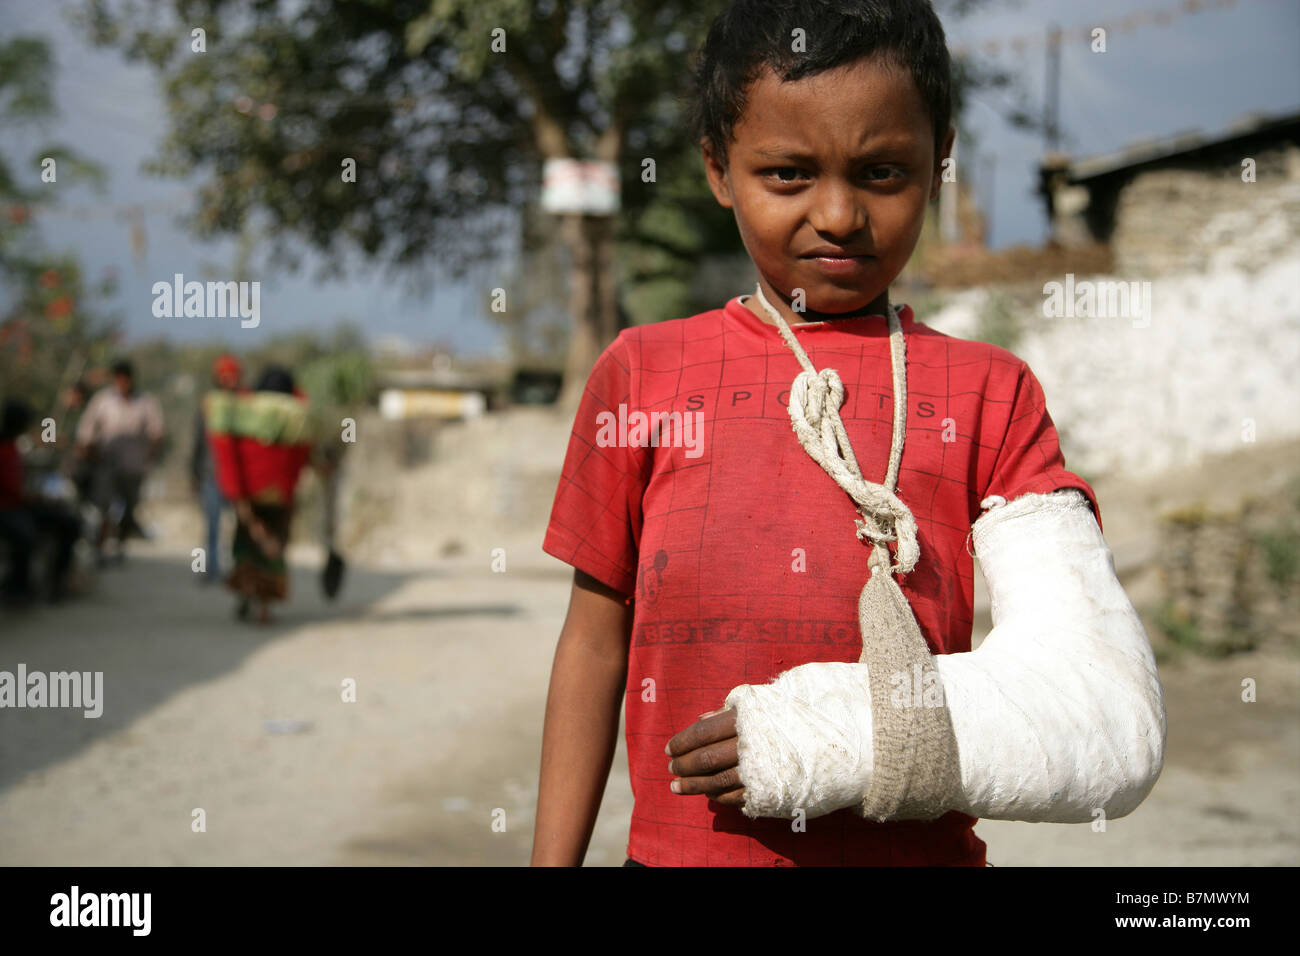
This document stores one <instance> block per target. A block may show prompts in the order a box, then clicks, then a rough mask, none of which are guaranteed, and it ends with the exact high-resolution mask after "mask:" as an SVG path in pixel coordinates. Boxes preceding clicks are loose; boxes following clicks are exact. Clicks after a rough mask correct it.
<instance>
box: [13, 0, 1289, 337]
mask: <svg viewBox="0 0 1300 956" xmlns="http://www.w3.org/2000/svg"><path fill="white" fill-rule="evenodd" d="M1194 5H1196V4H1194ZM71 6H72V3H71V2H70V0H0V36H4V37H7V36H10V35H12V34H15V33H22V34H34V35H38V36H41V37H44V38H45V39H46V40H47V41H48V42H49V43H50V45H51V49H52V53H53V55H54V59H55V78H56V79H55V84H56V87H55V91H54V98H55V102H56V104H57V106H58V109H59V112H58V114H57V115H56V116H55V117H54V118H53V119H52V120H51V121H50V122H49V123H47V124H45V125H44V126H42V127H30V128H22V129H11V130H3V131H0V134H2V135H0V151H3V152H4V153H5V155H6V156H7V157H8V158H9V159H10V161H11V162H12V161H17V160H19V159H20V158H23V159H25V158H26V157H28V156H29V155H30V152H31V150H32V149H34V148H35V147H36V146H37V144H38V143H42V142H50V141H57V142H61V143H64V144H66V145H68V146H70V147H72V148H73V149H74V150H76V151H77V152H79V153H82V154H84V155H86V156H88V157H89V158H91V159H93V160H95V161H97V162H99V163H100V164H101V165H102V166H104V167H105V168H106V170H107V173H108V184H107V190H106V191H105V193H103V194H102V195H101V194H97V193H95V192H94V191H92V190H91V189H90V188H89V187H71V186H70V187H68V188H67V190H66V194H65V196H64V197H63V198H62V205H63V206H65V207H67V208H65V209H64V210H62V211H60V210H58V209H54V210H51V211H50V212H48V213H45V214H43V215H42V217H41V219H40V226H39V228H40V233H41V236H42V239H43V241H44V242H45V243H46V244H47V245H48V246H49V247H51V248H52V249H55V250H66V251H70V252H74V253H76V254H77V255H78V256H80V257H81V260H82V262H83V265H84V266H85V269H86V274H87V276H88V277H91V278H94V277H97V276H99V275H101V274H103V273H104V272H105V271H106V270H113V271H115V273H116V274H117V276H118V279H119V289H118V293H117V295H116V296H115V297H114V299H112V300H110V301H109V302H108V303H106V306H107V309H108V311H109V312H112V313H114V314H116V315H117V316H118V317H119V318H120V319H121V320H122V324H123V329H124V331H125V333H126V337H127V339H128V341H140V340H144V339H150V338H155V337H158V336H160V335H161V336H165V337H168V338H172V339H175V340H177V341H191V342H192V341H213V340H219V341H224V342H225V343H226V344H227V345H229V346H231V347H234V348H239V349H243V348H249V347H256V346H257V345H259V344H260V342H261V341H265V339H266V338H269V337H270V336H273V335H275V334H278V333H283V332H288V331H294V330H299V329H305V328H312V327H325V328H328V327H330V326H333V325H335V324H337V323H339V322H351V323H354V324H356V325H357V326H358V327H360V328H361V329H362V330H363V331H364V332H365V334H366V335H367V336H369V337H370V338H371V339H372V340H381V339H390V340H392V339H397V340H401V341H404V342H407V343H410V344H411V345H414V346H418V345H425V344H431V343H449V344H451V345H452V346H454V348H455V349H456V351H457V352H458V353H459V354H461V355H465V356H489V355H491V356H497V357H503V356H504V343H503V342H502V339H501V336H500V332H499V331H498V329H497V327H496V326H495V325H494V324H493V323H492V322H491V321H490V320H489V319H488V318H487V314H488V308H489V298H488V295H487V293H486V292H485V291H484V290H480V289H479V288H477V287H476V286H474V285H471V284H469V283H465V282H456V281H453V280H444V281H439V282H437V283H435V285H434V287H433V288H432V289H431V290H429V291H428V292H426V293H423V294H412V293H410V292H409V291H408V290H407V289H406V288H405V286H404V284H403V283H400V282H398V281H395V280H393V279H392V278H391V277H389V276H387V275H386V274H384V273H383V272H382V271H381V270H377V269H375V268H373V267H366V266H364V265H362V266H361V267H360V268H358V269H356V270H354V271H353V272H352V273H351V275H350V276H349V277H348V278H346V279H345V280H343V281H333V282H317V281H316V280H315V279H314V277H313V271H314V270H313V269H312V268H311V262H312V259H311V257H310V256H308V257H307V259H306V262H307V267H306V268H305V269H304V270H303V271H301V272H299V273H296V274H280V275H274V276H270V275H268V276H265V277H264V278H263V280H262V288H261V313H262V319H261V322H260V324H259V325H258V326H257V327H256V328H243V327H241V325H240V323H239V320H238V319H219V318H205V319H196V318H188V319H186V318H171V319H168V318H158V317H155V316H154V315H153V310H152V304H153V294H152V286H153V283H154V282H156V281H170V280H171V277H172V276H173V274H175V273H178V272H179V273H182V274H185V275H186V278H187V279H189V278H200V277H201V275H203V274H204V273H205V267H206V271H207V272H208V273H209V274H210V275H214V276H221V275H225V274H228V270H224V266H225V265H226V264H228V263H230V262H232V261H233V257H234V247H233V243H231V242H228V241H218V242H206V243H205V242H200V241H198V240H197V239H195V238H193V237H191V236H189V235H188V234H187V233H186V232H185V231H183V230H182V229H181V228H180V227H179V226H178V225H177V224H176V223H175V221H174V220H175V218H176V217H177V215H178V214H179V212H180V211H182V210H184V209H186V208H188V203H189V201H190V197H191V196H192V195H193V192H194V189H195V187H196V185H197V183H198V182H199V181H200V180H199V179H194V180H190V181H184V180H160V179H156V178H152V177H150V176H148V175H146V174H145V173H144V172H143V171H142V170H141V166H142V164H143V163H144V162H145V161H146V160H147V159H148V158H150V157H151V156H153V155H154V154H155V153H156V151H157V147H158V144H159V143H160V142H161V139H162V137H163V135H164V132H165V130H166V113H165V110H164V107H163V102H162V99H161V96H160V94H159V92H158V81H157V78H156V76H155V74H154V73H153V72H152V70H150V69H149V68H148V67H145V66H141V65H135V64H129V63H127V62H126V61H125V60H124V59H123V58H122V56H121V55H120V54H119V53H117V52H116V51H115V50H111V49H96V48H94V47H92V46H91V45H90V44H88V43H87V42H86V41H85V39H84V37H83V36H82V34H81V33H80V31H79V30H77V29H76V28H74V27H73V26H72V25H70V23H69V21H68V20H67V19H66V16H65V11H67V10H68V9H69V8H70V7H71ZM1199 7H1200V9H1199V11H1198V12H1195V13H1188V12H1186V10H1185V9H1184V4H1183V3H1182V2H1180V0H1092V2H1089V3H1087V4H1080V3H1077V2H1076V0H987V2H986V3H985V5H984V6H983V7H981V8H980V10H979V12H978V13H977V14H976V15H973V16H970V17H968V18H965V19H962V20H954V21H949V22H946V23H945V28H946V29H947V32H948V39H949V44H950V46H953V47H961V46H969V47H971V48H972V49H974V50H975V51H976V52H977V53H978V55H979V56H980V57H981V58H982V59H984V60H986V61H988V62H992V63H997V64H1000V65H1002V66H1004V67H1007V68H1010V69H1012V70H1013V71H1015V72H1016V73H1017V75H1018V79H1017V89H1018V90H1019V92H1020V95H1021V97H1022V98H1023V100H1024V101H1025V102H1026V103H1027V104H1029V105H1030V107H1031V108H1032V110H1033V112H1034V113H1035V114H1037V113H1038V112H1039V111H1040V110H1041V105H1042V102H1043V91H1044V86H1045V84H1044V78H1045V75H1046V69H1045V62H1046V55H1045V44H1044V42H1043V38H1044V37H1045V36H1046V33H1047V30H1048V27H1049V25H1050V24H1056V25H1058V26H1060V27H1062V28H1073V29H1072V30H1071V33H1070V34H1069V35H1070V36H1071V37H1073V38H1074V39H1073V40H1072V42H1071V43H1067V44H1066V45H1065V46H1064V48H1063V52H1062V56H1061V65H1060V117H1061V125H1062V127H1063V130H1064V135H1065V142H1064V144H1063V146H1064V148H1065V150H1066V151H1067V152H1069V153H1070V154H1071V155H1073V156H1077V157H1084V156H1094V155H1099V154H1104V153H1108V152H1112V151H1114V150H1116V149H1119V148H1122V147H1124V146H1125V145H1127V144H1129V143H1132V142H1134V141H1136V140H1141V139H1148V138H1153V137H1164V136H1169V135H1173V134H1176V133H1183V132H1187V131H1191V130H1200V131H1202V132H1206V133H1213V132H1216V131H1220V130H1223V129H1225V128H1226V127H1227V126H1229V125H1230V124H1231V123H1232V122H1233V121H1234V120H1237V119H1239V118H1240V117H1242V116H1243V115H1246V114H1249V113H1284V112H1291V111H1295V110H1297V109H1300V55H1298V54H1297V50H1298V49H1300V2H1297V0H1235V2H1225V0H1202V2H1201V3H1200V4H1199ZM1141 11H1148V12H1153V11H1169V12H1170V13H1171V16H1170V17H1169V18H1168V20H1167V22H1166V23H1164V24H1163V25H1162V24H1157V23H1152V22H1147V23H1146V24H1145V25H1143V26H1138V27H1136V28H1134V29H1133V30H1130V31H1116V30H1114V29H1113V27H1114V26H1115V25H1117V24H1119V22H1120V21H1122V20H1123V18H1124V17H1126V16H1127V15H1129V14H1132V13H1136V12H1141ZM1107 24H1109V25H1111V26H1112V29H1111V30H1110V31H1108V33H1107V37H1106V47H1107V48H1106V51H1105V52H1104V53H1095V52H1093V51H1092V50H1091V49H1090V48H1089V46H1088V45H1087V43H1086V42H1085V40H1084V39H1083V36H1084V35H1085V34H1086V33H1087V32H1088V29H1089V28H1091V27H1093V26H1098V25H1103V26H1104V25H1107ZM1013 39H1018V40H1019V46H1018V48H1017V47H1013V46H1012V41H1013ZM994 41H995V42H996V43H997V44H998V49H997V50H996V52H991V51H989V50H988V49H987V47H986V45H987V44H988V43H990V42H994ZM1013 98H1014V96H1012V95H1008V94H1004V93H997V92H991V93H983V94H980V95H977V96H976V97H974V98H973V99H972V102H971V104H970V106H969V109H968V111H967V113H966V115H965V116H964V117H963V118H962V127H963V132H964V133H969V134H970V135H971V136H972V137H973V138H974V143H975V149H974V155H973V156H972V155H969V151H968V152H967V154H963V155H962V156H960V157H959V168H958V176H959V177H961V176H969V177H970V178H971V179H972V180H975V181H976V182H974V188H975V189H976V195H977V196H978V197H979V199H980V201H981V204H982V205H985V206H988V205H990V204H991V206H992V217H991V223H990V232H989V238H990V240H991V242H992V244H993V245H994V246H995V247H1003V246H1007V245H1012V244H1017V243H1030V244H1034V243H1039V242H1041V241H1042V240H1043V239H1044V238H1045V237H1046V226H1047V224H1046V220H1045V218H1044V213H1043V208H1042V204H1041V200H1040V199H1038V198H1037V197H1036V196H1035V195H1034V192H1033V190H1034V186H1035V183H1036V165H1037V163H1038V161H1039V159H1040V158H1041V156H1042V154H1043V149H1044V144H1043V142H1042V139H1041V136H1040V135H1039V134H1028V133H1025V132H1022V131H1019V130H1016V129H1014V128H1013V127H1011V126H1010V125H1009V124H1008V123H1007V122H1006V121H1005V119H1004V116H1005V114H1006V112H1007V109H1006V106H1007V104H1008V102H1010V100H1012V99H1013ZM20 172H21V173H25V174H27V175H28V176H29V177H30V179H29V180H28V181H29V182H30V183H31V184H35V183H36V182H37V181H38V177H39V170H38V169H36V168H33V169H31V170H23V171H20ZM990 173H991V175H990ZM990 181H991V186H990ZM133 204H142V205H143V206H144V208H145V215H144V226H145V235H146V238H147V247H146V250H145V253H144V256H143V261H138V260H137V258H136V257H135V256H133V255H132V251H131V247H130V226H129V223H128V222H127V221H126V219H125V218H124V217H123V216H122V214H121V210H122V209H123V208H124V207H127V206H131V205H133ZM73 207H76V208H73ZM223 270H224V271H223ZM741 291H742V290H741V289H740V288H739V286H738V287H737V294H739V293H740V292H741ZM0 294H3V290H0ZM719 305H721V303H719ZM259 340H260V341H259Z"/></svg>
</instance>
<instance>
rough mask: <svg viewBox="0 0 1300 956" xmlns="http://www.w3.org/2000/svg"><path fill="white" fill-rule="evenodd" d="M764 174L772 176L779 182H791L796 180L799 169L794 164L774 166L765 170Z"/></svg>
mask: <svg viewBox="0 0 1300 956" xmlns="http://www.w3.org/2000/svg"><path fill="white" fill-rule="evenodd" d="M765 175H767V176H770V177H772V178H774V179H775V180H776V181H777V182H779V183H793V182H797V181H798V177H799V175H800V171H799V170H798V169H797V168H796V167H794V166H774V167H773V168H772V169H769V170H767V171H766V173H765Z"/></svg>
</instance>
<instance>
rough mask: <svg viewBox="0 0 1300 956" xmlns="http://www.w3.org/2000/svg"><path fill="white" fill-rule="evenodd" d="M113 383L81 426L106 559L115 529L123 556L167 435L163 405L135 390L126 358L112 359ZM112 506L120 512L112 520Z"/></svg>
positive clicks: (80, 444) (92, 402)
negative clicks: (146, 480) (106, 546)
mask: <svg viewBox="0 0 1300 956" xmlns="http://www.w3.org/2000/svg"><path fill="white" fill-rule="evenodd" d="M112 371H113V384H112V385H111V386H109V387H107V388H102V389H100V390H99V391H98V392H96V393H95V396H94V398H92V399H91V400H90V404H89V405H88V406H87V407H86V413H85V414H84V415H83V416H82V417H81V421H80V422H79V423H78V425H77V446H78V449H79V453H80V454H82V455H86V456H90V458H91V461H92V466H93V469H94V478H93V480H92V486H91V487H92V492H91V495H92V498H93V500H94V502H95V504H96V505H97V506H98V508H99V510H100V513H101V515H102V517H103V520H102V521H101V522H100V531H99V539H98V541H97V542H96V549H97V551H98V552H99V554H100V560H101V562H102V560H103V547H104V542H105V541H106V540H107V538H108V535H109V531H110V529H114V530H115V531H116V536H117V552H118V558H119V560H120V559H121V557H122V556H123V551H124V545H125V541H126V536H127V535H128V534H129V533H131V532H132V531H135V532H139V531H140V527H139V525H138V524H137V523H136V520H135V507H136V504H137V503H138V502H139V500H140V486H141V485H142V484H143V483H144V477H145V474H146V473H147V472H148V470H149V467H150V466H151V465H152V464H154V462H155V460H156V459H157V456H158V452H159V450H160V449H161V447H162V440H163V434H164V428H163V414H162V406H160V405H159V404H158V400H157V399H156V398H154V397H153V396H152V395H147V394H145V393H143V392H138V391H136V389H135V370H134V368H133V367H132V365H131V363H130V362H128V361H126V360H125V359H122V360H119V361H117V362H115V363H113V369H112ZM114 505H120V507H121V512H122V513H121V517H120V518H119V519H117V520H116V521H114V520H112V517H111V515H112V511H113V508H114Z"/></svg>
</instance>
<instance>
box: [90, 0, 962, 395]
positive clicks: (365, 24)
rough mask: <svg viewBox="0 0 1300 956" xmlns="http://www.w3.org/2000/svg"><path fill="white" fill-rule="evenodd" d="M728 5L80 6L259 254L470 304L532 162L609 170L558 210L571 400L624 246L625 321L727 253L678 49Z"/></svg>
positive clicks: (252, 2)
mask: <svg viewBox="0 0 1300 956" xmlns="http://www.w3.org/2000/svg"><path fill="white" fill-rule="evenodd" d="M724 2H725V0H705V2H702V3H701V2H683V0H367V2H360V0H301V2H297V3H293V4H285V5H281V4H279V3H277V2H275V0H146V2H144V3H131V4H127V5H122V4H111V3H110V2H109V0H86V4H85V7H84V9H83V14H84V21H85V23H86V24H87V26H88V27H89V30H90V33H91V35H92V36H93V37H94V39H95V40H96V41H98V42H100V43H104V44H111V45H115V46H118V47H120V48H121V49H123V50H124V51H125V52H126V53H127V54H128V55H129V56H131V57H135V58H139V59H143V60H145V61H147V62H149V63H151V64H153V65H154V66H155V67H156V68H157V69H158V70H159V71H160V72H161V73H162V76H163V79H164V90H165V93H166V98H167V105H168V110H169V113H170V117H171V129H170V132H169V135H168V137H167V139H166V142H165V143H164V147H163V152H162V155H161V156H160V158H159V159H158V161H157V162H156V163H155V164H154V167H153V168H154V169H155V170H157V171H159V172H165V173H171V174H177V175H186V174H189V173H192V172H194V171H196V170H198V169H200V168H201V169H203V170H204V171H205V172H206V173H207V176H208V178H207V179H206V181H205V182H204V184H203V185H202V187H201V189H200V190H199V194H198V197H197V198H198V204H197V207H196V209H195V210H194V216H193V225H194V227H195V228H196V230H197V231H198V232H199V234H201V235H204V234H208V235H211V234H218V233H237V234H241V235H246V234H249V233H252V234H254V235H260V236H261V237H264V239H265V241H266V242H267V243H268V244H269V245H270V247H271V260H270V261H271V262H272V263H284V264H288V265H294V264H296V262H297V258H296V252H295V250H296V249H297V248H299V247H300V245H301V244H303V243H305V244H306V245H307V246H309V247H310V248H313V249H314V250H315V251H317V252H318V253H319V254H321V255H322V256H323V257H324V258H325V261H326V263H327V267H326V268H327V271H328V272H330V273H332V274H337V273H338V272H339V271H340V269H341V267H342V265H343V264H344V262H345V261H346V260H347V253H348V252H349V251H350V249H351V248H353V247H355V248H357V249H359V250H361V252H362V253H364V255H365V256H366V257H367V259H368V260H371V261H374V262H380V263H383V264H385V265H386V266H388V267H389V268H390V269H392V270H394V273H395V274H397V273H403V274H407V275H421V274H422V275H423V276H424V279H425V281H427V277H428V274H429V271H430V267H431V266H432V265H433V264H434V263H436V264H437V265H438V266H439V267H441V268H443V269H445V270H446V271H448V272H450V273H452V274H460V275H464V274H466V273H467V272H468V271H470V269H471V268H473V267H475V266H477V269H476V272H477V273H478V274H479V275H480V276H489V277H491V284H490V285H488V284H487V283H485V285H484V297H485V301H486V298H487V295H488V289H489V288H491V287H503V286H500V283H501V282H502V281H504V277H505V275H506V273H505V272H504V270H503V269H501V268H500V267H499V264H500V263H501V262H503V261H504V260H505V259H506V258H508V257H510V256H512V255H513V252H514V249H515V246H516V245H518V243H519V240H520V238H521V232H523V231H524V230H523V227H522V224H521V217H520V215H519V211H520V210H522V209H525V208H527V206H528V204H530V203H534V202H535V201H536V198H537V194H538V187H539V184H540V179H541V175H540V174H541V166H542V162H543V161H544V160H546V159H554V158H562V157H574V158H585V159H596V160H603V161H606V162H610V163H613V164H615V166H616V167H617V168H618V170H619V178H620V181H621V184H622V205H623V209H622V212H621V213H620V215H619V216H618V217H617V218H600V217H593V216H565V217H561V218H562V221H561V222H559V223H556V225H558V226H559V229H558V236H559V237H560V240H561V242H562V244H563V246H564V249H565V250H566V252H567V258H568V260H569V263H570V282H569V287H570V288H569V296H570V312H571V315H572V321H573V326H572V334H571V336H570V345H569V349H568V356H567V360H566V367H565V379H566V399H567V400H568V401H570V402H572V401H573V400H574V399H575V398H576V396H577V395H578V394H580V391H581V388H582V385H583V382H584V380H585V378H586V374H587V371H588V370H589V369H590V367H591V365H592V364H593V362H594V360H595V357H596V355H597V354H598V353H599V350H600V349H601V348H602V347H603V346H604V345H605V344H606V343H608V342H609V340H610V339H612V338H613V336H614V334H615V333H616V331H617V329H618V326H619V311H620V309H619V289H618V283H619V280H620V276H619V270H618V269H617V268H616V265H617V264H618V263H619V260H621V263H622V264H623V265H624V266H626V267H627V269H626V275H625V276H623V277H622V279H623V284H624V286H625V287H626V286H627V285H629V284H632V285H635V284H641V285H642V286H643V287H653V288H654V289H655V292H654V293H652V294H650V295H648V296H646V297H644V302H643V304H642V306H641V308H642V310H643V313H642V315H641V316H634V318H641V319H645V318H664V317H668V316H669V315H671V314H672V313H671V312H669V313H667V314H665V315H646V314H645V313H646V312H650V313H653V312H654V310H655V308H656V305H655V303H658V305H659V306H663V307H669V306H676V305H678V304H680V303H684V302H685V300H686V297H685V296H684V294H683V291H682V290H683V289H684V287H685V278H686V277H687V276H689V272H690V270H691V268H692V267H693V265H694V263H695V261H697V259H698V257H699V255H700V254H701V252H718V251H725V250H738V249H739V248H740V243H739V237H738V236H737V234H736V230H735V228H734V225H733V223H732V220H731V218H730V215H729V214H728V213H727V212H726V211H724V210H720V209H719V208H718V207H717V206H716V204H715V203H714V201H713V199H712V196H711V195H710V194H709V193H708V190H707V188H706V186H705V183H704V177H703V171H702V166H701V164H700V159H699V156H698V150H697V146H696V144H694V143H692V142H690V141H689V137H688V132H687V130H686V128H685V123H684V122H683V109H682V105H683V104H682V94H683V93H684V92H685V90H686V86H687V76H688V70H689V64H688V60H689V56H690V53H691V51H693V50H694V49H696V48H697V47H698V46H699V44H700V42H701V41H702V39H703V36H704V33H705V31H706V29H707V27H708V24H709V23H710V22H711V20H712V18H713V16H714V15H715V14H716V13H717V12H718V11H719V10H720V9H721V8H722V6H723V4H724ZM978 3H979V0H950V4H949V5H950V6H952V7H953V9H954V10H955V11H956V13H957V15H965V14H966V13H967V12H968V10H969V9H970V8H972V7H974V6H977V5H978ZM645 159H653V160H654V161H655V165H656V167H657V170H656V176H655V180H654V182H653V183H647V182H646V181H645V180H644V179H643V175H642V174H643V168H644V167H643V160H645ZM349 170H351V171H352V172H353V173H354V175H353V176H351V178H350V177H349ZM529 248H533V247H530V246H527V245H526V246H525V251H527V250H528V249H529ZM485 263H486V265H484V264H485ZM509 301H510V296H509V290H508V289H507V308H509V307H510V306H509ZM646 303H649V304H646ZM686 314H689V313H686Z"/></svg>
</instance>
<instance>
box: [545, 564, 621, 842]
mask: <svg viewBox="0 0 1300 956" xmlns="http://www.w3.org/2000/svg"><path fill="white" fill-rule="evenodd" d="M631 633H632V608H631V606H630V605H628V604H626V603H625V602H624V598H623V595H621V594H619V593H618V592H617V591H615V590H613V589H612V588H609V587H606V586H605V585H603V584H601V583H600V582H599V581H597V580H596V579H595V578H592V577H590V576H588V575H586V574H583V573H582V572H581V571H575V572H574V575H573V590H572V593H571V594H570V597H569V612H568V615H567V616H566V617H565V619H564V627H563V629H562V630H561V631H560V640H559V644H558V645H557V647H556V649H555V663H554V665H553V666H552V668H551V687H550V692H549V693H548V695H547V699H546V723H545V726H544V728H543V731H542V770H541V780H540V783H539V786H538V794H537V822H536V826H535V827H534V830H533V856H532V865H533V866H579V865H581V864H582V860H583V857H585V856H586V853H587V843H588V841H590V839H591V831H592V828H593V827H594V826H595V823H596V813H597V811H599V809H600V800H601V797H602V796H603V795H604V792H605V784H606V782H607V780H608V778H609V768H610V764H611V763H612V762H613V760H614V748H615V746H616V745H617V743H618V719H619V709H620V707H621V704H622V700H623V695H624V693H625V690H626V686H627V658H628V645H629V642H630V639H631Z"/></svg>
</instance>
